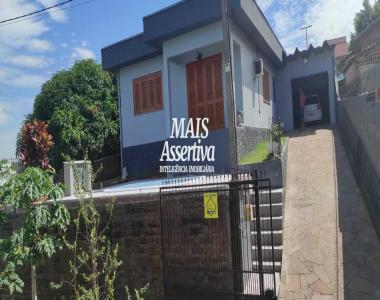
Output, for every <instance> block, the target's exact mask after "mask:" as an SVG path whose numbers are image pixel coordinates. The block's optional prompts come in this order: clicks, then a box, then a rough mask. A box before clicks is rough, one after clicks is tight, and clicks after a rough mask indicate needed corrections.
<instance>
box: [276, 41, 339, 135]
mask: <svg viewBox="0 0 380 300" xmlns="http://www.w3.org/2000/svg"><path fill="white" fill-rule="evenodd" d="M334 70H335V58H334V46H329V45H328V44H327V43H326V42H325V43H324V44H323V46H321V47H317V48H314V47H313V46H310V47H309V49H307V50H304V51H299V50H298V49H296V51H295V52H294V54H291V55H288V56H286V58H285V62H284V65H283V67H282V68H281V70H280V71H279V72H278V76H277V79H276V95H277V96H276V97H277V99H278V101H276V106H277V107H276V111H277V118H278V119H280V120H281V121H283V122H284V124H285V130H286V131H290V130H293V129H297V128H300V127H301V122H300V105H299V103H300V92H299V89H300V88H301V89H302V90H303V92H304V94H305V95H306V96H311V95H316V96H318V97H319V99H320V108H321V111H322V118H321V120H319V121H313V122H309V123H306V126H314V125H322V124H334V123H335V120H336V119H335V101H336V89H335V71H334Z"/></svg>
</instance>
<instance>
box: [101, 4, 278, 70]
mask: <svg viewBox="0 0 380 300" xmlns="http://www.w3.org/2000/svg"><path fill="white" fill-rule="evenodd" d="M228 1H229V9H230V16H231V18H232V19H233V21H234V22H235V23H236V24H237V25H238V26H239V27H241V29H242V30H243V31H244V32H245V33H246V34H247V35H248V36H249V37H250V38H252V39H254V41H255V44H257V46H258V48H259V50H260V51H261V52H262V53H263V54H264V55H265V56H267V57H268V59H270V60H271V61H272V62H273V63H274V64H277V65H279V64H281V63H282V58H283V53H284V50H283V48H282V46H281V44H280V42H279V41H278V39H277V37H276V35H275V34H274V32H273V31H272V29H271V27H270V26H269V23H268V22H267V20H266V19H265V17H264V15H263V13H262V12H261V10H260V9H259V7H258V6H257V4H256V2H255V1H254V0H228ZM220 19H221V7H220V0H183V1H181V2H179V3H176V4H174V5H172V6H169V7H167V8H164V9H162V10H160V11H158V12H156V13H153V14H151V15H149V16H146V17H144V19H143V20H144V33H143V34H140V35H137V36H135V37H133V38H130V39H126V40H123V41H121V42H119V43H116V44H113V45H111V46H108V47H105V48H103V49H102V63H103V68H104V69H105V70H110V71H114V70H117V69H118V68H121V67H124V66H127V65H130V64H132V63H135V62H137V61H140V60H144V59H147V58H149V57H153V56H156V55H159V54H161V53H162V42H163V41H165V40H167V39H170V38H173V37H175V36H178V35H181V34H184V33H186V32H189V31H192V30H195V29H197V28H200V27H202V26H205V25H208V24H211V23H213V22H216V21H218V20H220Z"/></svg>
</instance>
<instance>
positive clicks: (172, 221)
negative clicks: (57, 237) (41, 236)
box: [0, 192, 232, 300]
mask: <svg viewBox="0 0 380 300" xmlns="http://www.w3.org/2000/svg"><path fill="white" fill-rule="evenodd" d="M159 197H160V196H159V194H158V193H153V194H145V195H144V194H137V195H136V194H135V195H128V196H127V195H121V196H117V197H116V199H111V198H110V197H104V198H95V203H96V206H97V207H98V209H99V211H100V213H101V215H102V216H103V217H104V219H103V220H102V222H104V224H105V222H106V221H107V220H108V219H107V216H108V214H107V212H106V206H107V205H108V204H109V203H110V201H111V200H116V202H115V206H114V210H113V216H112V219H111V222H110V224H109V228H108V230H107V231H106V234H107V236H108V237H109V238H110V240H111V242H112V243H113V244H116V243H118V245H119V256H120V259H121V260H122V261H123V264H122V266H121V267H120V268H119V269H118V272H117V276H116V281H115V299H127V296H126V292H125V286H126V285H128V286H129V288H130V289H131V290H132V291H133V289H134V288H140V287H143V286H145V285H146V284H147V283H149V285H150V287H149V296H148V297H147V298H144V299H146V300H163V299H164V297H163V296H164V281H163V258H162V236H161V228H162V227H161V210H160V198H159ZM171 199H172V198H171ZM229 199H230V196H229V194H228V192H226V193H225V194H223V195H220V197H219V220H218V221H214V222H206V221H205V220H204V219H203V193H199V195H196V196H194V194H193V196H192V197H191V205H189V201H177V200H176V201H173V200H170V199H165V202H164V204H165V205H164V206H163V211H162V215H163V218H164V222H163V226H164V227H163V228H164V230H163V233H164V239H163V240H164V249H165V253H166V256H165V259H166V261H167V263H170V265H172V266H175V267H176V268H175V269H168V273H167V274H166V276H167V279H168V280H170V281H171V282H172V284H176V283H180V284H181V285H182V286H183V285H186V286H187V287H188V288H189V289H191V288H195V287H200V281H201V282H202V284H203V286H207V287H210V288H211V289H212V288H214V289H223V290H226V289H227V284H229V286H231V283H232V278H231V274H232V273H231V272H227V271H226V272H221V273H220V274H219V276H218V280H215V271H214V267H215V265H218V266H220V267H223V268H225V269H226V270H231V269H232V254H231V234H230V213H229ZM182 200H183V199H182ZM188 200H189V199H188ZM66 205H67V206H68V208H69V209H70V211H72V212H75V211H76V209H77V207H78V202H77V201H76V200H67V201H66ZM20 217H21V216H20V215H12V216H11V217H10V218H8V219H7V220H8V221H7V222H6V223H5V225H3V226H2V227H1V232H0V234H1V236H2V237H5V236H7V235H8V234H9V233H10V232H12V230H13V229H14V228H15V224H17V223H18V221H19V218H20ZM74 233H75V231H74V230H70V231H69V234H68V237H67V238H68V239H69V240H70V241H71V240H73V239H74ZM215 249H217V251H215ZM71 259H72V254H71V253H70V252H67V251H63V252H61V253H59V254H57V255H54V256H53V257H52V258H51V259H49V260H47V261H46V262H45V264H44V265H43V266H41V267H38V268H37V288H38V296H39V299H62V298H61V297H65V299H73V294H72V290H71V289H70V288H68V287H67V286H66V287H65V288H64V289H63V290H60V291H56V290H53V289H51V288H50V287H49V285H50V282H60V281H62V280H71V277H70V275H69V261H70V260H71ZM199 264H201V266H202V268H206V269H207V268H209V269H212V270H213V271H212V272H210V271H209V272H206V271H204V272H202V273H201V274H200V273H199V269H197V268H199ZM189 266H190V267H193V269H191V268H183V269H181V267H189ZM20 272H21V274H24V276H22V277H23V278H24V280H25V288H24V293H23V294H21V295H15V296H12V297H11V296H9V295H7V294H6V293H5V292H4V291H1V293H0V298H1V299H13V300H15V299H17V300H21V299H28V298H30V284H29V282H30V276H29V274H30V268H25V270H20ZM173 276H174V277H173Z"/></svg>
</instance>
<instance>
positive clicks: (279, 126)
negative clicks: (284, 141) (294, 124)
mask: <svg viewBox="0 0 380 300" xmlns="http://www.w3.org/2000/svg"><path fill="white" fill-rule="evenodd" d="M283 136H284V123H283V122H280V121H278V122H276V123H274V124H273V125H272V130H271V138H272V141H273V142H275V143H281V138H282V137H283Z"/></svg>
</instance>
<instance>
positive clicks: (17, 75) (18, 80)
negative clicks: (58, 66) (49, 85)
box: [0, 67, 48, 88]
mask: <svg viewBox="0 0 380 300" xmlns="http://www.w3.org/2000/svg"><path fill="white" fill-rule="evenodd" d="M47 78H48V77H47V76H43V75H41V74H33V73H27V72H26V71H25V70H21V69H18V68H14V67H2V68H1V69H0V85H1V84H2V85H6V86H9V87H17V88H38V87H40V86H41V85H42V84H43V83H44V82H45V81H46V80H47Z"/></svg>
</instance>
